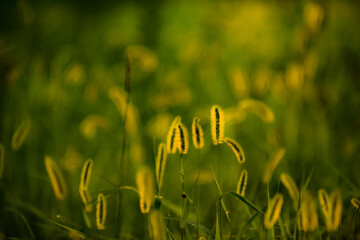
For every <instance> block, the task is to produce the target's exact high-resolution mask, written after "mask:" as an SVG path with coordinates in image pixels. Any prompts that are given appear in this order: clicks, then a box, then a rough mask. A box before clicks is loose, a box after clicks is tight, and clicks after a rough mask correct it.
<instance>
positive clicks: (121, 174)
mask: <svg viewBox="0 0 360 240" xmlns="http://www.w3.org/2000/svg"><path fill="white" fill-rule="evenodd" d="M125 91H126V93H127V94H126V103H125V110H124V128H123V141H122V146H121V156H120V160H119V169H118V172H119V181H118V182H119V185H121V184H122V183H123V180H124V179H125V172H126V170H125V169H126V162H125V148H126V120H127V114H128V108H129V103H130V60H129V58H128V56H126V70H125ZM122 196H123V195H122V192H121V191H120V192H119V193H118V195H117V198H116V211H115V219H116V223H117V226H119V223H120V211H121V204H122Z"/></svg>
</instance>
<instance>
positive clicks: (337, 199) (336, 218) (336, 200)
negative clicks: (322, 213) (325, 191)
mask: <svg viewBox="0 0 360 240" xmlns="http://www.w3.org/2000/svg"><path fill="white" fill-rule="evenodd" d="M341 213H342V197H341V193H340V191H339V190H335V191H333V192H332V194H331V196H330V204H329V211H328V215H327V216H326V217H325V223H326V229H327V230H328V232H335V231H337V230H338V228H339V225H340V221H341Z"/></svg>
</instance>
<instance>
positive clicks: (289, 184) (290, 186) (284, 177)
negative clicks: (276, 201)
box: [280, 173, 299, 210]
mask: <svg viewBox="0 0 360 240" xmlns="http://www.w3.org/2000/svg"><path fill="white" fill-rule="evenodd" d="M280 181H281V182H282V184H284V186H285V187H286V189H287V190H288V192H289V195H290V197H291V199H292V200H293V202H294V208H295V210H297V208H298V204H299V189H298V187H297V186H296V183H295V181H294V180H293V179H292V177H291V176H290V175H288V174H286V173H282V174H281V175H280Z"/></svg>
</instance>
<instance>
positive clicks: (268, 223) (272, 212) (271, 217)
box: [264, 193, 284, 229]
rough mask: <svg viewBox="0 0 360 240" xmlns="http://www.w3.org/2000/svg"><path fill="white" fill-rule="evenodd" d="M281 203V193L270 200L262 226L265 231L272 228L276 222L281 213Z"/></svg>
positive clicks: (282, 199) (282, 198)
mask: <svg viewBox="0 0 360 240" xmlns="http://www.w3.org/2000/svg"><path fill="white" fill-rule="evenodd" d="M283 202H284V197H283V195H282V194H281V193H277V194H275V196H274V197H273V198H272V199H271V200H270V205H269V207H268V209H267V210H266V213H265V217H264V226H265V227H266V228H267V229H270V228H272V227H274V225H275V223H276V222H277V220H278V218H279V216H280V213H281V208H282V205H283Z"/></svg>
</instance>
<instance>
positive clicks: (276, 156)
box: [262, 148, 286, 184]
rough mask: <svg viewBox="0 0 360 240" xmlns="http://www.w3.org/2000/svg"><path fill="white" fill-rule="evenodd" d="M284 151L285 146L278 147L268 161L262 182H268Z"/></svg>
mask: <svg viewBox="0 0 360 240" xmlns="http://www.w3.org/2000/svg"><path fill="white" fill-rule="evenodd" d="M285 153H286V150H285V148H280V149H279V150H278V151H277V152H276V153H275V154H274V155H273V156H272V158H271V159H270V161H269V162H268V164H267V166H266V168H265V172H264V175H263V179H262V181H263V183H265V184H268V183H269V182H270V180H271V178H272V175H273V173H274V170H275V168H276V167H277V165H278V164H279V162H280V160H281V159H282V158H283V157H284V155H285Z"/></svg>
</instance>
